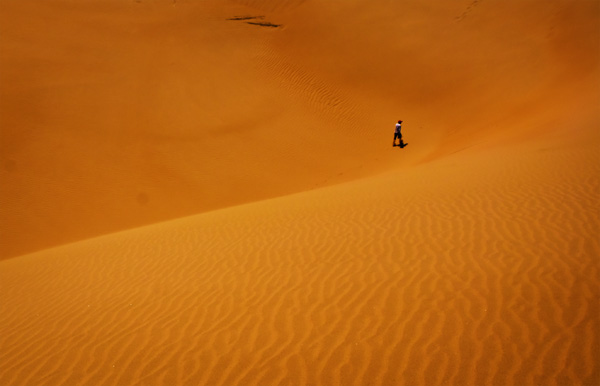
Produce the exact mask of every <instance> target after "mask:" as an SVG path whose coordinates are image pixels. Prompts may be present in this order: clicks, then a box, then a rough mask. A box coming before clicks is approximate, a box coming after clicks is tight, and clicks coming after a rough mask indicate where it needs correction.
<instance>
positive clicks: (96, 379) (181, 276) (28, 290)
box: [0, 134, 600, 385]
mask: <svg viewBox="0 0 600 386" xmlns="http://www.w3.org/2000/svg"><path fill="white" fill-rule="evenodd" d="M596 137H597V136H596V135H595V134H594V135H593V136H592V137H590V138H592V139H593V138H595V140H594V141H591V140H590V141H587V143H586V142H581V141H580V142H575V143H571V144H570V145H569V146H565V144H564V142H562V140H563V139H564V138H562V137H561V138H560V140H561V141H560V142H559V141H556V140H546V141H534V142H530V143H526V144H522V145H520V146H513V147H510V148H504V149H496V150H491V151H489V150H488V151H485V152H482V151H478V150H476V149H472V150H470V151H465V152H462V153H457V154H455V155H454V156H450V157H448V158H447V159H446V160H445V161H444V162H438V163H433V164H426V165H423V166H420V167H415V168H412V169H409V170H405V171H402V172H390V173H388V174H385V175H381V176H378V177H372V178H369V179H364V180H361V181H356V182H351V183H348V184H343V185H339V186H335V187H330V188H325V189H321V190H317V191H313V192H306V193H301V194H297V195H292V196H288V197H284V198H279V199H273V200H267V201H263V202H257V203H253V204H248V205H243V206H239V207H234V208H229V209H224V210H220V211H216V212H211V213H205V214H201V215H198V216H193V217H188V218H182V219H179V220H176V221H170V222H166V223H161V224H156V225H153V226H148V227H143V228H138V229H134V230H130V231H126V232H120V233H116V234H112V235H109V236H105V237H99V238H95V239H91V240H87V241H83V242H79V243H75V244H71V245H67V246H63V247H59V248H55V249H50V250H47V251H43V252H40V253H35V254H31V255H27V256H22V257H19V258H16V259H11V260H6V261H3V262H1V263H0V293H2V302H1V303H0V360H1V361H2V363H3V366H2V368H1V369H0V383H2V384H11V385H38V384H53V385H54V384H55V385H59V384H68V385H89V384H128V385H164V384H178V385H185V384H189V385H192V384H194V385H198V384H201V385H209V384H210V385H231V384H240V385H241V384H243V385H261V384H297V385H302V384H327V385H364V384H369V383H370V384H381V385H384V384H386V385H387V384H410V385H431V384H464V385H480V384H496V385H511V384H528V385H533V384H545V385H563V384H589V385H591V384H596V383H598V380H599V379H600V367H599V366H598V363H599V362H598V352H599V350H598V348H600V337H599V334H598V331H600V319H599V318H598V315H599V313H600V309H599V305H598V302H597V296H598V294H599V293H600V280H599V279H598V278H599V277H600V276H599V273H600V266H599V263H598V260H597V256H598V255H599V253H600V243H599V241H598V238H597V237H595V236H597V232H598V229H599V226H600V223H599V220H598V216H597V213H598V211H599V210H600V207H599V204H598V200H597V197H598V193H599V191H600V177H599V176H600V170H599V168H600V167H599V165H600V162H599V161H600V159H599V158H600V155H599V154H598V152H597V146H598V143H599V142H598V138H596Z"/></svg>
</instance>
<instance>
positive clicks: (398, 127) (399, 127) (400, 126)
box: [396, 123, 402, 134]
mask: <svg viewBox="0 0 600 386" xmlns="http://www.w3.org/2000/svg"><path fill="white" fill-rule="evenodd" d="M401 129H402V125H401V124H399V123H396V133H398V134H400V130H401Z"/></svg>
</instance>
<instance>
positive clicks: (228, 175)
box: [0, 0, 600, 257]
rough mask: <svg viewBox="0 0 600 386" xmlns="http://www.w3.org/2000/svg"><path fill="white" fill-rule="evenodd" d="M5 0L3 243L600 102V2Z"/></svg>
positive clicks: (403, 160)
mask: <svg viewBox="0 0 600 386" xmlns="http://www.w3.org/2000/svg"><path fill="white" fill-rule="evenodd" d="M0 7H1V11H2V12H0V25H1V28H2V38H1V39H0V53H1V55H0V69H1V70H0V77H1V78H0V81H1V83H2V88H0V120H1V125H2V129H1V132H0V157H1V160H0V165H1V166H2V167H1V168H0V173H1V175H0V176H1V178H2V184H0V200H1V201H0V202H1V204H2V205H1V207H0V210H1V215H2V219H1V220H2V221H1V222H0V233H1V234H2V238H3V245H2V248H1V251H0V254H1V255H2V256H3V257H11V256H18V255H20V254H23V253H26V252H32V251H35V250H40V249H44V248H46V247H50V246H56V245H60V244H63V243H66V242H72V241H76V240H81V239H85V238H88V237H94V236H97V235H100V234H106V233H111V232H115V231H118V230H122V229H127V228H132V227H135V226H140V225H144V224H151V223H154V222H157V221H163V220H167V219H173V218H177V217H181V216H186V215H191V214H197V213H201V212H204V211H207V210H214V209H218V208H223V207H227V206H231V205H236V204H241V203H245V202H252V201H255V200H259V199H266V198H271V197H277V196H281V195H285V194H290V193H294V192H300V191H306V190H310V189H314V188H316V187H321V186H326V185H332V184H335V183H339V182H343V181H350V180H353V179H356V178H362V177H365V176H368V175H373V174H376V173H379V172H381V171H385V170H390V169H394V168H396V167H398V166H409V165H411V164H414V163H417V162H420V161H423V160H432V159H436V158H438V157H440V156H443V155H444V154H448V153H452V152H454V151H457V150H460V149H463V148H465V147H468V146H471V145H472V144H474V143H478V142H480V141H486V140H489V138H490V136H491V137H494V136H496V137H497V136H498V135H500V136H501V137H503V138H504V139H509V138H510V139H511V140H515V139H518V140H521V139H522V138H523V137H527V136H530V135H532V130H533V128H537V129H539V128H544V131H546V132H547V131H552V130H556V129H557V128H560V127H563V126H565V125H567V124H568V125H569V126H571V127H579V126H581V125H582V124H589V122H588V120H589V112H590V111H591V109H592V108H595V104H594V103H592V102H595V101H597V84H598V77H597V71H596V70H597V67H598V54H597V47H598V44H599V43H598V39H599V38H598V36H599V35H600V34H598V12H599V11H598V2H596V1H552V2H550V3H548V2H545V1H543V2H541V1H503V2H497V1H474V2H470V1H451V2H439V1H431V0H430V1H426V2H423V1H420V0H419V1H416V0H411V1H402V2H397V1H384V0H379V1H349V2H333V1H331V2H330V1H316V0H313V1H297V0H290V1H281V2H279V1H277V2H275V1H267V0H260V1H259V0H240V1H235V2H233V1H232V2H227V1H201V2H192V1H181V0H179V1H166V0H165V1H159V0H152V1H150V0H149V1H144V0H140V1H116V0H109V1H102V2H97V1H91V2H89V1H88V2H78V1H68V0H56V1H37V0H28V1H20V2H15V1H9V0H2V1H0ZM236 17H237V18H238V19H239V18H244V17H252V18H254V19H251V20H255V21H258V22H259V23H271V24H273V25H278V26H280V27H278V28H263V27H261V26H260V25H250V24H247V21H248V19H247V20H230V19H235V18H236ZM590 106H591V107H590ZM398 119H403V120H405V122H406V123H405V129H404V130H405V135H406V138H407V140H408V141H409V142H411V147H410V148H409V149H406V150H407V151H405V152H403V153H402V154H401V155H400V154H399V153H398V152H397V150H398V149H393V148H391V147H390V142H391V134H390V133H391V131H392V128H393V123H394V122H395V121H396V120H398Z"/></svg>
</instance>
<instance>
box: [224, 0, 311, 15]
mask: <svg viewBox="0 0 600 386" xmlns="http://www.w3.org/2000/svg"><path fill="white" fill-rule="evenodd" d="M233 1H234V2H235V3H238V4H242V5H245V6H248V7H251V8H255V9H257V10H260V11H263V12H272V11H283V10H290V9H294V8H296V7H299V6H300V5H302V4H303V3H305V2H306V0H233Z"/></svg>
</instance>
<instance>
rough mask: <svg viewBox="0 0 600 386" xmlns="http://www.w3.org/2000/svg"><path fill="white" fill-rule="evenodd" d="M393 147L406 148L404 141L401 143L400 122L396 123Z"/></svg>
mask: <svg viewBox="0 0 600 386" xmlns="http://www.w3.org/2000/svg"><path fill="white" fill-rule="evenodd" d="M396 139H397V140H398V145H396ZM394 146H400V147H404V146H406V144H405V143H404V141H402V121H398V123H396V131H394Z"/></svg>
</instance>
